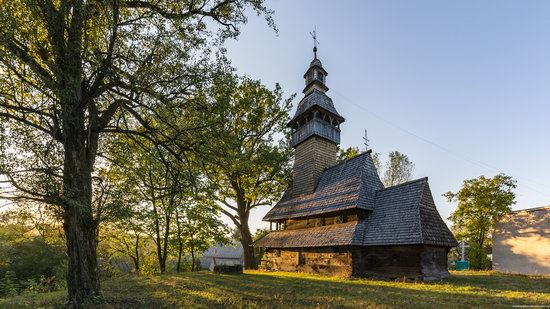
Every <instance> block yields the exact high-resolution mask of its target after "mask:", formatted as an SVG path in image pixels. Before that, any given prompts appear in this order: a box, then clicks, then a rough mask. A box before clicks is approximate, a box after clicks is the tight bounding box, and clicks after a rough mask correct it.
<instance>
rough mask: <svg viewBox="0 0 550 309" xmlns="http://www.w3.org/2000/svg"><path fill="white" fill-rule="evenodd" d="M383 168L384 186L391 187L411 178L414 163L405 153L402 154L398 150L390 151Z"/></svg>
mask: <svg viewBox="0 0 550 309" xmlns="http://www.w3.org/2000/svg"><path fill="white" fill-rule="evenodd" d="M384 168H385V171H384V176H383V181H382V182H383V183H384V186H385V187H391V186H395V185H398V184H400V183H404V182H406V181H408V180H410V179H411V177H412V173H413V170H414V163H412V162H411V161H410V160H409V157H408V156H407V155H406V154H402V153H400V152H399V151H392V152H390V153H389V155H388V162H386V164H385V165H384Z"/></svg>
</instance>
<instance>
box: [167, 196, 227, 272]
mask: <svg viewBox="0 0 550 309" xmlns="http://www.w3.org/2000/svg"><path fill="white" fill-rule="evenodd" d="M218 213H219V212H218V211H217V209H215V208H214V207H212V206H208V205H201V204H194V205H189V204H183V205H180V207H178V209H177V210H176V225H177V229H176V231H177V235H176V240H177V247H178V264H177V269H176V271H177V272H179V271H180V265H181V259H182V253H183V252H184V250H185V251H186V252H188V253H189V254H190V256H191V271H195V270H197V269H196V266H197V265H196V264H197V259H196V258H197V255H198V254H201V253H203V252H204V251H206V250H207V249H208V248H209V247H210V246H211V245H214V244H226V243H228V242H229V239H228V237H227V234H228V232H229V228H228V227H227V226H226V225H225V224H224V223H223V222H222V221H221V220H220V219H219V218H218V215H217V214H218Z"/></svg>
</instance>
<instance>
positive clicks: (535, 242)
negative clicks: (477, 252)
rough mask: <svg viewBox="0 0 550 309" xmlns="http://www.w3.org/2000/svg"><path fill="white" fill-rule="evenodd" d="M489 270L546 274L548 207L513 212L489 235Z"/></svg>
mask: <svg viewBox="0 0 550 309" xmlns="http://www.w3.org/2000/svg"><path fill="white" fill-rule="evenodd" d="M493 269H494V270H496V271H500V272H506V273H519V274H536V275H548V274H550V206H545V207H538V208H531V209H523V210H517V211H513V212H511V213H510V214H508V215H506V216H505V217H503V218H502V220H501V221H500V222H499V223H498V224H497V225H496V227H495V231H494V233H493Z"/></svg>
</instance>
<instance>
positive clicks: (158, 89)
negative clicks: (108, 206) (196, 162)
mask: <svg viewBox="0 0 550 309" xmlns="http://www.w3.org/2000/svg"><path fill="white" fill-rule="evenodd" d="M247 12H253V13H257V14H263V15H264V16H266V19H267V21H268V23H269V24H270V25H271V26H274V25H273V20H272V17H271V13H272V12H271V11H270V10H268V9H267V8H266V7H265V6H264V4H263V1H262V0H260V1H257V0H201V1H194V0H193V1H171V0H166V1H149V0H143V1H131V0H108V1H84V0H60V1H53V0H37V1H22V0H1V1H0V25H2V27H0V117H1V119H2V121H0V136H1V137H0V142H2V143H1V144H2V146H0V147H1V148H2V149H1V150H2V152H1V154H0V174H2V175H3V177H5V178H6V179H7V181H8V182H9V183H10V185H11V186H10V188H14V191H12V192H9V193H7V194H2V196H3V197H5V198H10V199H18V200H32V201H37V202H43V203H47V204H51V205H56V206H59V208H60V209H61V216H62V218H63V221H64V224H63V227H64V234H65V237H66V244H67V252H68V257H69V259H68V265H69V266H68V268H69V270H68V276H67V282H68V291H69V299H70V301H71V304H72V305H73V306H77V307H79V306H82V304H83V303H84V302H86V301H87V300H93V299H98V297H99V296H100V284H99V277H98V273H97V269H98V267H97V259H96V244H97V240H96V237H97V227H98V224H99V221H100V220H99V218H98V217H97V213H95V212H94V208H93V206H92V203H93V200H94V196H97V186H96V185H94V180H95V179H96V178H97V177H98V175H97V174H96V172H97V169H96V168H97V163H98V160H97V159H98V154H101V152H102V149H101V147H102V142H103V137H104V136H105V134H107V133H118V134H128V135H134V136H140V137H142V138H145V139H148V140H150V141H151V142H153V143H155V144H157V145H160V146H162V147H164V148H165V149H166V151H168V152H170V153H171V154H172V155H174V156H180V155H181V153H182V152H185V151H188V150H189V149H190V147H191V146H192V145H193V143H194V141H189V140H187V138H186V137H187V136H186V135H185V134H175V133H174V131H176V130H177V128H178V127H179V126H178V125H177V124H174V122H173V120H174V119H173V117H168V115H178V114H180V113H181V112H182V111H184V110H185V109H186V107H187V106H188V105H187V102H188V99H189V97H190V96H192V94H193V93H194V91H196V90H197V89H199V88H201V87H202V86H203V85H204V84H205V83H208V81H209V80H210V78H211V75H212V74H211V73H212V72H213V71H215V67H216V66H219V65H218V63H220V61H212V60H215V59H222V60H223V48H221V47H222V45H221V44H222V43H223V41H224V39H226V38H229V37H236V36H237V35H238V34H239V26H240V25H242V24H243V23H245V22H246V21H247V16H246V13H247ZM218 29H219V31H218ZM216 51H218V53H216ZM221 62H223V61H221ZM167 109H169V111H167ZM182 132H184V131H182Z"/></svg>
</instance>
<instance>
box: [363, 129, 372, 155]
mask: <svg viewBox="0 0 550 309" xmlns="http://www.w3.org/2000/svg"><path fill="white" fill-rule="evenodd" d="M363 140H364V141H365V150H369V142H370V140H369V138H368V135H367V129H365V136H364V137H363Z"/></svg>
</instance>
